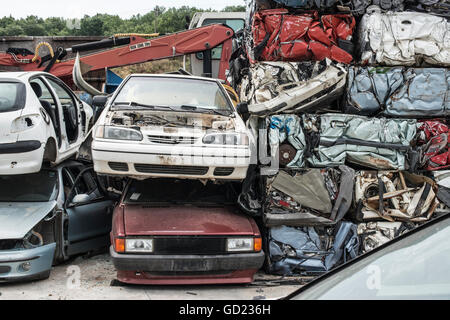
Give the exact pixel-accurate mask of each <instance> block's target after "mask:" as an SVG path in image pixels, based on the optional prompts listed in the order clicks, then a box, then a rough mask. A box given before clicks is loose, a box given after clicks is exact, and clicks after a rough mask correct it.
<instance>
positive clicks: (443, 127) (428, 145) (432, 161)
mask: <svg viewBox="0 0 450 320" xmlns="http://www.w3.org/2000/svg"><path fill="white" fill-rule="evenodd" d="M449 124H450V122H449V121H446V120H442V121H439V120H430V121H421V122H420V123H419V124H418V125H419V129H418V137H417V143H418V145H419V146H420V149H421V163H420V164H421V167H422V168H424V169H425V170H429V171H435V170H442V169H449V168H450V126H449Z"/></svg>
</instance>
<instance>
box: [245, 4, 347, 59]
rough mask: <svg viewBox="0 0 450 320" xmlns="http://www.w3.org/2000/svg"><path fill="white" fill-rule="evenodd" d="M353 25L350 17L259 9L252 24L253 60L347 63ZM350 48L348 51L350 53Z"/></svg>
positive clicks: (345, 15)
mask: <svg viewBox="0 0 450 320" xmlns="http://www.w3.org/2000/svg"><path fill="white" fill-rule="evenodd" d="M355 25H356V21H355V18H354V17H353V16H352V15H350V14H334V15H321V16H319V14H318V12H317V11H312V12H308V13H302V14H298V15H292V14H289V12H288V10H287V9H269V10H261V11H258V12H256V13H255V14H254V16H253V21H252V36H253V48H251V49H252V50H251V51H252V52H253V55H252V56H253V57H254V59H256V60H260V61H279V60H283V61H305V60H317V61H320V60H323V59H325V58H329V59H332V60H334V61H337V62H342V63H347V64H348V63H350V62H352V60H353V56H352V54H350V53H349V52H347V51H346V50H344V49H343V48H350V49H351V50H352V49H353V46H352V43H351V40H352V35H353V31H354V28H355ZM350 49H347V50H349V51H351V50H350Z"/></svg>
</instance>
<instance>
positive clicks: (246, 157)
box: [92, 75, 254, 180]
mask: <svg viewBox="0 0 450 320" xmlns="http://www.w3.org/2000/svg"><path fill="white" fill-rule="evenodd" d="M139 77H143V78H144V79H148V78H157V79H158V81H169V82H170V83H171V82H172V81H173V86H171V91H170V92H174V96H176V95H177V94H178V92H177V88H179V87H180V84H181V83H182V82H180V84H177V80H183V81H185V80H189V81H197V82H198V81H205V85H209V86H212V85H211V82H212V83H214V84H216V85H217V86H218V88H219V89H215V90H218V92H220V93H223V99H225V100H224V101H226V104H227V108H228V109H227V110H226V111H227V115H219V114H217V113H212V112H201V111H199V110H196V111H193V110H180V109H177V110H175V109H171V110H168V109H164V110H158V109H144V108H139V109H137V108H135V109H133V108H132V107H131V106H128V107H129V108H127V109H126V110H123V109H122V108H120V109H118V107H117V106H113V105H114V103H115V99H116V98H117V96H118V95H119V94H120V92H121V90H122V89H123V88H124V86H126V85H127V82H128V81H129V80H130V79H136V78H138V79H139ZM133 81H141V80H133ZM142 81H143V80H142ZM150 81H153V80H150ZM155 81H156V80H155ZM183 83H184V82H183ZM190 85H193V83H191V84H190ZM195 85H199V86H201V85H202V84H201V83H196V84H195ZM196 88H199V87H198V86H197V87H196ZM200 88H201V87H200ZM214 88H215V87H214ZM124 91H125V90H124ZM180 96H182V94H180ZM220 96H221V97H222V94H220ZM182 97H184V96H182ZM216 97H217V95H216ZM160 99H163V98H160ZM181 99H183V98H181ZM148 100H150V101H148V102H147V103H148V104H152V103H153V102H152V99H151V98H149V99H148ZM125 107H127V106H125ZM165 108H167V106H166V107H165ZM222 111H223V110H222ZM155 119H156V120H155ZM155 121H156V123H155ZM158 121H159V122H160V123H158ZM161 121H162V122H163V123H161ZM174 123H175V124H174ZM105 126H106V127H105ZM111 126H112V127H111ZM107 127H108V128H115V129H117V128H135V129H136V130H137V131H140V133H141V134H142V140H141V141H128V140H126V141H123V140H116V139H111V138H104V135H105V132H102V130H107V129H106V128H107ZM102 128H104V129H102ZM132 130H134V129H132ZM102 134H103V137H102ZM208 134H213V135H221V134H227V135H230V136H233V135H237V136H239V137H241V138H240V139H242V137H244V138H245V139H247V142H246V143H245V144H240V143H236V144H214V143H213V144H211V143H209V144H208V143H204V141H203V139H204V137H205V135H208ZM245 139H244V140H245ZM238 140H239V139H238V138H236V141H238ZM239 141H243V140H239ZM251 145H254V138H253V136H252V134H251V132H250V131H249V130H248V129H247V128H246V126H245V124H244V122H243V120H242V119H241V118H240V116H239V115H238V114H237V112H236V110H235V108H234V107H233V104H232V101H231V99H230V98H229V96H228V94H227V93H226V91H225V89H224V88H223V86H222V85H221V84H220V82H219V81H218V80H215V79H211V78H201V77H192V76H180V75H131V76H129V77H128V78H127V79H125V80H124V81H123V83H122V85H121V86H120V87H119V88H118V89H117V90H116V92H115V94H114V95H113V96H112V97H111V98H110V99H109V101H108V103H107V105H106V107H105V109H104V110H103V112H102V114H101V115H100V117H99V120H98V121H97V123H96V125H95V127H94V129H93V142H92V160H93V163H94V170H95V171H96V172H97V173H99V174H104V175H114V176H116V175H119V176H130V177H133V178H136V179H146V178H151V177H177V178H188V179H212V180H215V179H225V180H243V179H244V178H245V177H246V175H247V169H248V166H249V164H250V160H251V159H250V158H251V152H250V150H251V148H250V146H251Z"/></svg>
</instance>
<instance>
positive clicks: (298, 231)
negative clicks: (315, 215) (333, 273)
mask: <svg viewBox="0 0 450 320" xmlns="http://www.w3.org/2000/svg"><path fill="white" fill-rule="evenodd" d="M336 228H337V232H336V235H335V237H334V241H333V239H332V237H331V236H329V235H327V234H325V235H324V232H323V230H322V232H321V234H322V239H321V236H320V235H319V234H318V232H317V231H316V229H315V228H313V227H300V228H292V227H287V226H280V227H274V228H271V229H270V231H269V233H270V235H269V236H270V241H269V256H270V260H271V265H270V273H274V274H281V275H297V274H302V275H303V274H304V275H312V274H317V273H323V272H326V271H329V270H331V269H332V268H334V267H335V266H337V265H338V264H339V263H340V262H341V261H343V262H346V261H348V260H350V259H353V258H355V257H356V256H357V254H358V249H359V239H358V236H357V227H356V225H355V224H353V223H350V222H342V223H341V224H340V225H339V226H338V227H336ZM323 238H325V239H323Z"/></svg>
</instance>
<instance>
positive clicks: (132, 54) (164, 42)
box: [0, 24, 234, 80]
mask: <svg viewBox="0 0 450 320" xmlns="http://www.w3.org/2000/svg"><path fill="white" fill-rule="evenodd" d="M233 35H234V32H233V29H231V28H230V27H228V26H226V25H222V24H213V25H207V26H204V27H200V28H196V29H190V30H186V31H181V32H177V33H172V34H168V35H164V36H160V37H157V38H152V39H146V38H143V37H140V36H130V37H120V38H111V39H106V40H102V41H98V42H91V43H87V44H82V45H77V46H74V47H72V48H69V49H62V48H58V50H56V52H55V53H54V56H53V57H52V59H51V61H50V63H49V65H47V66H44V65H42V63H41V62H42V59H39V57H38V58H36V57H35V56H34V55H29V54H28V55H27V54H26V50H24V51H22V52H17V51H16V52H14V51H12V50H11V51H9V52H2V53H0V65H6V66H14V67H19V68H20V69H21V70H23V71H47V72H50V73H52V74H53V75H55V76H57V77H60V78H65V77H69V76H72V71H73V67H74V64H75V59H70V60H65V61H61V62H58V61H57V60H58V55H59V56H62V55H63V53H64V54H65V53H67V52H74V53H76V52H82V51H88V50H93V49H104V50H103V51H100V52H97V53H93V54H89V55H85V56H81V58H80V68H81V70H82V72H83V73H86V72H89V71H95V70H104V69H105V68H113V67H121V66H126V65H131V64H137V63H143V62H148V61H152V60H159V59H164V58H171V57H176V56H182V55H185V54H191V53H197V52H203V53H204V54H203V57H204V59H203V60H204V61H203V65H204V70H203V73H204V75H205V76H208V75H209V74H211V49H212V48H215V47H217V46H219V45H223V49H222V56H221V60H220V68H219V78H220V79H223V80H225V71H226V69H228V61H229V58H230V56H231V51H232V40H231V38H232V37H233ZM108 47H109V48H108ZM21 53H22V54H25V55H22V54H21ZM47 60H50V59H47Z"/></svg>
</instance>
